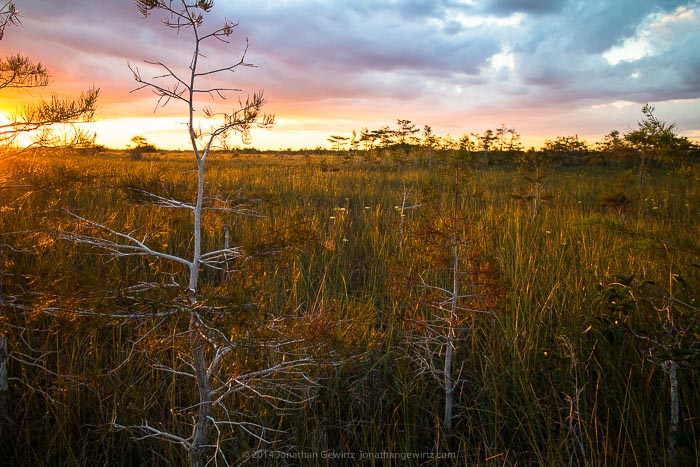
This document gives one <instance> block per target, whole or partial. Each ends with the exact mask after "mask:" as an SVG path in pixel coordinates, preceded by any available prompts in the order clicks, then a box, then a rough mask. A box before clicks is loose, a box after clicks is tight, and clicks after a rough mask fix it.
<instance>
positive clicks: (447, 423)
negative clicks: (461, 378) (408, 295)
mask: <svg viewBox="0 0 700 467" xmlns="http://www.w3.org/2000/svg"><path fill="white" fill-rule="evenodd" d="M453 254H454V257H453V261H454V263H453V267H454V269H453V272H452V307H451V309H450V319H449V326H448V328H447V349H446V351H445V369H444V370H445V381H444V384H445V417H444V420H443V426H444V428H445V434H447V435H449V434H451V433H452V405H453V401H452V392H453V389H454V384H453V382H452V354H453V351H454V345H455V340H456V333H455V327H456V326H457V306H458V304H459V244H458V243H457V240H456V239H455V240H454V245H453Z"/></svg>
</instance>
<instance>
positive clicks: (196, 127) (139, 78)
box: [60, 0, 313, 466]
mask: <svg viewBox="0 0 700 467" xmlns="http://www.w3.org/2000/svg"><path fill="white" fill-rule="evenodd" d="M136 6H137V8H138V10H139V12H140V13H141V14H142V15H143V16H144V17H148V16H149V15H150V14H152V13H154V12H160V13H163V14H164V16H165V17H164V18H163V19H162V22H163V23H164V24H165V26H167V27H168V28H171V29H173V30H175V32H177V33H178V34H180V35H182V34H183V33H187V34H189V35H190V38H191V41H192V45H193V50H192V52H191V58H190V62H189V65H188V66H187V68H186V69H185V70H184V71H179V70H178V68H177V67H176V66H173V65H170V64H166V63H163V62H160V61H150V62H146V63H147V67H148V68H151V69H156V70H157V72H156V73H157V75H156V76H155V77H154V78H146V77H144V73H143V72H142V71H141V70H140V69H139V68H138V67H135V66H132V65H129V68H130V69H131V71H132V73H133V77H134V79H135V80H136V82H137V83H138V87H137V88H136V89H135V90H134V91H139V90H144V89H148V90H151V91H152V92H154V93H155V95H156V96H157V102H158V106H159V107H162V106H166V105H168V104H170V103H176V104H178V103H179V104H181V105H182V106H183V107H184V110H185V112H186V116H187V131H188V134H189V140H190V142H191V146H192V156H193V162H194V165H195V168H196V172H195V173H196V189H195V190H196V192H195V194H194V196H193V197H192V199H193V201H182V200H180V199H176V198H175V197H171V196H170V195H168V194H166V195H163V194H160V193H152V192H149V191H147V190H139V189H138V188H135V187H131V188H130V189H131V190H132V191H136V192H137V193H135V195H136V196H138V197H139V198H140V200H141V202H142V203H143V204H147V205H150V206H156V207H160V208H163V209H178V210H185V211H189V212H190V213H191V216H192V224H191V231H189V234H190V235H191V242H190V245H191V249H190V251H191V253H190V256H185V255H179V254H174V253H167V252H165V251H160V250H159V249H158V248H157V247H154V246H151V245H149V241H148V238H147V236H143V237H141V236H137V234H136V233H135V231H132V232H122V231H119V230H118V229H116V228H113V227H112V226H111V225H110V224H109V223H107V222H97V221H94V220H91V219H87V218H86V217H84V216H81V215H79V214H78V213H75V212H70V211H69V215H70V216H71V217H72V218H73V220H74V221H75V225H76V227H75V228H74V229H73V230H71V231H65V230H64V231H61V232H60V236H61V237H62V238H64V239H67V240H70V241H73V242H77V243H79V244H82V245H86V246H89V247H93V248H97V249H100V250H103V251H105V252H107V253H108V254H110V255H113V256H115V257H129V256H148V257H152V258H155V259H157V260H160V261H164V262H170V263H173V264H175V265H180V266H181V267H182V268H183V269H184V275H183V276H182V279H179V280H178V279H176V277H177V276H173V279H172V280H173V281H174V284H167V286H168V287H170V286H175V287H178V288H181V289H182V293H181V294H180V297H184V301H183V300H179V301H178V302H177V303H174V304H173V306H172V312H166V313H163V314H162V318H168V317H169V316H175V315H178V316H182V313H187V314H188V316H189V319H188V323H189V324H188V329H187V334H188V336H189V337H188V340H189V353H190V355H189V360H188V361H187V362H186V363H187V364H186V366H185V367H184V368H185V369H183V368H180V367H178V368H174V367H169V366H168V365H164V364H158V365H157V367H158V368H157V369H158V370H160V371H166V372H170V373H172V374H175V375H177V376H184V377H187V378H188V379H189V380H191V381H195V382H196V385H197V394H198V402H197V404H196V405H195V406H194V407H192V410H193V411H194V412H195V413H194V414H193V422H192V431H191V433H190V434H189V435H186V434H182V433H171V432H168V431H166V430H164V429H162V428H156V425H154V424H149V423H148V422H147V421H145V422H144V423H143V424H141V425H137V426H133V425H132V426H124V425H121V424H120V423H118V421H117V420H116V419H115V420H113V422H112V423H113V426H115V427H116V428H118V429H129V430H132V431H137V432H141V436H140V437H139V438H140V439H146V438H159V439H162V440H165V441H168V442H172V443H175V444H179V445H181V446H183V447H184V448H185V449H186V450H187V452H188V458H189V463H190V465H192V466H203V465H209V464H210V463H212V462H218V461H219V460H221V461H223V462H224V463H226V464H228V463H230V462H231V461H230V459H228V457H227V456H228V454H226V453H224V451H223V450H222V449H221V443H222V441H223V440H224V439H225V436H224V435H223V434H222V433H224V432H225V431H227V430H228V432H229V433H230V432H231V429H232V428H237V429H239V430H242V431H243V432H245V433H246V434H247V435H250V436H253V437H254V438H257V439H259V440H260V442H261V443H263V442H265V441H266V440H265V434H266V433H270V432H271V431H274V430H269V429H267V428H266V427H264V426H262V425H260V424H259V423H251V422H245V421H240V417H239V413H237V412H236V410H233V409H228V408H227V406H226V404H225V400H226V398H227V397H230V396H233V395H236V394H239V395H240V393H248V394H257V396H258V397H263V398H264V399H265V401H266V402H268V403H270V404H273V405H274V404H283V403H299V402H303V401H304V400H305V398H306V397H307V396H308V394H309V388H310V387H311V386H313V382H312V381H310V380H309V379H308V378H306V375H305V373H304V368H306V367H307V366H308V365H309V364H310V362H311V360H310V358H308V357H306V356H304V355H302V354H301V352H300V353H291V352H290V353H288V350H287V349H289V348H291V347H292V346H294V345H296V344H297V341H295V340H293V339H290V338H287V337H285V334H284V331H283V330H279V329H271V330H270V332H271V333H273V334H274V335H275V336H277V338H276V339H274V340H271V341H269V342H266V343H263V344H259V346H262V347H264V348H265V349H266V350H265V352H268V353H270V354H272V355H277V356H279V361H277V362H275V361H273V362H272V363H269V366H268V367H267V368H264V369H262V370H255V371H252V372H250V373H247V374H241V373H240V372H236V370H234V368H233V367H234V366H235V365H233V364H232V363H231V359H232V358H235V354H236V353H237V352H238V353H240V352H241V350H240V347H241V343H238V342H235V341H234V340H232V338H231V337H230V334H228V332H223V331H221V330H219V329H218V328H217V327H216V324H214V323H213V320H212V319H211V317H210V316H209V314H208V312H209V311H211V310H212V307H210V306H208V305H207V303H206V300H204V299H203V298H202V296H201V294H200V287H201V283H202V277H201V272H202V269H203V268H208V269H212V270H214V271H218V272H219V273H223V276H224V277H225V276H226V275H228V274H229V273H230V272H231V269H230V266H231V265H232V264H233V263H234V262H235V260H236V259H237V258H239V257H240V256H241V255H242V252H241V249H240V248H239V247H236V246H230V244H229V241H230V240H229V239H226V240H225V242H224V247H223V248H221V249H218V250H214V251H205V249H204V246H203V226H202V222H203V221H202V219H203V214H204V213H205V212H206V211H215V212H217V213H219V214H221V213H224V214H238V213H241V211H242V210H241V209H240V206H237V205H235V203H233V202H231V201H229V199H227V198H222V197H219V196H214V195H211V194H208V193H207V192H206V190H205V175H206V171H205V165H206V162H207V160H208V158H209V157H210V156H211V155H212V150H213V149H215V148H217V147H221V146H225V145H226V139H227V138H228V137H229V136H230V135H232V134H234V133H237V134H240V135H242V137H243V139H244V141H247V140H249V139H250V130H251V128H252V127H253V126H258V127H261V128H269V127H270V126H272V125H273V123H274V117H273V116H272V115H268V114H263V113H262V107H263V106H264V105H265V103H266V101H265V99H264V97H263V93H262V92H256V93H254V94H252V95H250V96H249V97H248V98H247V99H246V100H245V101H243V102H242V101H239V102H238V106H237V107H235V108H234V109H233V110H231V111H228V112H223V113H218V112H216V111H214V110H213V109H212V108H211V107H209V106H205V107H204V108H203V115H204V117H205V118H206V119H207V121H208V122H209V125H210V127H209V128H210V129H209V130H208V131H205V130H202V129H201V128H202V122H200V121H199V120H198V119H197V118H196V117H195V112H196V111H197V110H198V107H197V106H198V98H199V97H206V98H207V99H210V100H217V99H219V100H225V99H226V95H227V94H230V93H234V92H238V91H240V90H238V89H235V88H232V87H228V86H226V85H221V86H220V85H217V84H216V80H217V78H222V76H220V75H225V74H226V75H228V74H230V73H232V72H234V71H235V70H236V69H237V68H239V67H251V66H252V65H251V64H250V63H248V62H246V52H247V49H248V41H247V39H246V41H245V48H244V50H243V52H242V55H241V56H240V59H239V60H238V61H236V62H235V63H233V64H228V65H222V66H219V67H216V68H214V69H210V68H209V67H208V65H207V67H203V66H200V64H201V62H202V60H203V59H204V57H205V55H204V53H203V46H204V44H205V43H208V42H211V41H216V42H220V43H224V44H227V43H228V42H229V39H230V38H231V36H232V35H233V33H234V31H235V29H236V26H237V24H234V23H232V22H230V21H228V20H225V21H224V23H223V25H222V26H221V27H219V28H216V29H213V30H209V31H207V32H205V31H204V29H205V23H206V22H205V16H206V15H207V14H208V13H210V11H211V10H212V8H213V6H214V2H213V1H210V0H199V1H196V2H190V1H185V0H182V1H169V0H136ZM202 68H207V69H206V71H202ZM145 286H146V288H148V287H159V286H160V285H159V284H158V283H157V282H156V283H153V284H145ZM112 317H113V318H121V319H131V320H137V319H152V318H153V317H152V316H151V317H144V316H137V315H133V314H131V315H130V314H128V313H125V314H123V315H122V314H115V315H114V316H112ZM273 327H274V324H273ZM176 338H177V337H171V338H170V339H173V340H174V339H176ZM245 345H248V344H245ZM278 376H283V377H284V378H285V382H286V384H287V386H285V388H284V394H285V395H284V396H275V395H274V394H271V393H270V389H269V388H271V387H272V386H273V384H272V380H273V379H274V378H275V377H278ZM255 382H259V383H260V386H262V387H263V389H256V388H255ZM297 383H298V384H297ZM237 417H238V421H237Z"/></svg>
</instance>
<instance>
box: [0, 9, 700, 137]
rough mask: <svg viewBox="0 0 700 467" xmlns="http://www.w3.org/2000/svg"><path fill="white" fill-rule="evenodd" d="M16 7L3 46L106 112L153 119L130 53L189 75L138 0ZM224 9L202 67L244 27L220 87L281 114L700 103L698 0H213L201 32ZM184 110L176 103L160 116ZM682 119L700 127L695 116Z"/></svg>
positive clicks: (184, 55) (487, 115)
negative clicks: (226, 22)
mask: <svg viewBox="0 0 700 467" xmlns="http://www.w3.org/2000/svg"><path fill="white" fill-rule="evenodd" d="M18 7H20V6H19V5H18ZM20 8H21V12H22V14H23V15H24V16H23V24H24V25H23V27H22V28H13V29H12V30H8V31H7V34H6V36H5V39H4V40H3V41H2V42H0V46H1V47H2V50H3V52H7V53H11V52H14V51H22V52H23V53H26V54H27V55H29V56H31V57H32V58H34V59H35V60H37V61H41V62H42V63H43V64H44V65H45V66H47V68H49V70H50V71H51V73H52V75H53V77H54V87H55V88H56V89H60V90H65V91H70V92H77V91H79V90H82V89H85V88H86V87H87V86H89V85H90V84H93V83H94V84H95V85H96V86H99V87H101V88H102V89H103V97H102V100H101V103H102V115H106V116H113V115H120V116H125V117H126V116H130V115H131V116H133V115H134V114H136V115H139V116H148V115H151V114H152V111H153V109H154V107H155V104H156V102H155V99H154V96H153V95H152V94H151V93H149V92H146V91H140V92H135V93H130V91H131V90H133V89H134V88H135V87H136V83H135V82H134V81H133V79H132V76H131V72H130V71H129V69H128V68H127V61H128V62H130V63H131V64H132V65H133V66H138V67H139V68H140V70H141V71H142V72H143V73H144V76H145V77H147V78H152V77H154V76H157V75H158V74H162V72H163V69H162V68H159V67H157V66H156V67H153V66H149V65H147V64H145V63H144V62H143V61H144V60H157V61H162V62H163V63H167V64H168V65H169V66H172V67H173V69H174V70H177V71H178V72H183V73H186V72H187V68H188V65H189V63H190V59H191V55H190V53H191V39H190V37H189V35H188V34H187V33H186V32H184V31H183V32H180V34H176V32H175V31H174V30H172V29H169V28H166V27H164V26H163V25H162V24H161V21H160V19H161V16H160V15H158V14H154V15H152V16H151V17H149V18H147V19H144V18H142V17H141V16H140V15H139V13H138V11H137V10H136V8H135V7H134V5H133V3H132V2H129V1H125V2H95V1H94V0H66V1H64V2H55V1H50V0H32V1H31V2H25V3H23V4H22V6H21V7H20ZM224 18H228V19H230V20H232V21H240V24H239V26H238V27H237V28H236V32H235V34H234V36H233V37H232V38H231V43H230V44H223V43H216V42H211V43H208V44H206V45H205V51H204V56H202V57H200V66H201V67H202V69H216V68H217V67H219V66H221V65H225V64H226V65H228V64H231V63H233V62H235V61H237V60H238V59H239V58H240V56H241V54H242V52H243V50H244V46H245V41H244V38H245V37H249V39H250V46H249V49H248V54H247V57H246V58H247V61H249V62H251V63H254V64H255V65H257V68H244V67H241V68H239V69H237V70H236V72H235V73H234V74H226V75H224V76H222V80H221V81H220V83H222V84H223V85H225V86H226V87H235V88H240V89H243V90H244V93H243V95H245V93H246V92H253V91H256V90H259V89H264V90H265V93H266V95H267V96H268V98H269V107H270V108H271V110H275V111H276V112H277V113H278V115H279V113H280V112H282V113H284V115H279V116H280V117H284V116H285V115H288V116H290V118H291V117H292V116H294V117H295V118H296V117H299V116H301V115H302V114H303V115H306V116H307V117H308V118H307V120H306V121H308V119H315V120H314V121H318V120H322V119H324V118H327V119H329V121H330V120H332V121H334V122H346V123H343V125H345V124H347V122H348V121H350V120H351V119H356V121H357V122H358V127H360V126H363V125H365V124H369V123H362V119H366V120H370V119H371V120H372V121H379V120H383V121H386V120H387V119H389V121H387V122H386V123H387V124H391V123H392V122H393V120H394V119H395V118H399V117H400V118H410V119H414V120H416V121H418V123H425V124H434V122H437V121H439V122H443V123H444V124H445V126H446V127H447V126H449V125H462V126H466V125H470V124H474V122H476V121H478V119H479V118H484V119H494V120H496V121H495V122H491V123H490V124H491V125H498V124H500V123H501V121H502V120H506V119H508V118H521V119H523V122H525V123H524V124H527V122H528V121H531V120H532V118H533V117H532V116H531V115H529V114H528V112H529V113H530V114H531V113H532V112H533V111H536V112H537V113H538V117H537V118H538V119H541V121H542V122H554V123H555V124H558V122H560V121H561V120H562V115H570V112H573V111H574V110H575V109H582V108H585V109H593V110H590V112H600V115H603V114H604V112H605V110H604V107H591V106H596V105H597V106H600V105H606V104H607V103H610V102H616V101H625V102H636V103H641V102H645V101H651V102H660V101H668V102H669V105H670V106H673V107H674V108H678V109H680V108H681V107H680V106H679V105H678V104H677V103H675V102H676V100H678V99H684V100H691V101H692V100H695V99H700V55H699V54H698V53H697V50H700V38H699V35H698V33H697V31H698V30H700V2H698V1H697V0H686V1H682V0H664V1H661V0H598V1H595V2H589V1H581V0H437V1H430V0H393V1H386V2H376V1H373V0H356V1H353V2H347V3H346V2H327V1H321V0H284V1H283V0H280V1H275V2H252V1H247V0H242V1H239V2H235V3H233V2H225V1H223V0H220V1H218V2H216V5H215V7H214V10H213V12H212V15H211V19H212V21H211V22H210V23H211V25H209V24H208V23H205V26H204V28H207V27H209V26H211V27H213V26H216V25H218V24H219V23H220V22H222V21H223V19H224ZM208 19H209V18H208ZM212 82H214V81H212ZM205 84H209V82H206V83H205ZM208 102H209V101H206V103H208ZM231 102H233V104H235V102H236V99H235V98H234V99H230V100H229V101H227V102H225V103H224V104H225V105H231ZM613 108H614V107H613ZM689 108H690V107H688V106H686V107H683V109H684V110H682V112H688V109H689ZM178 112H181V109H180V108H179V107H177V106H176V105H174V103H171V104H170V105H169V106H168V107H166V108H164V109H159V110H158V115H163V116H165V115H173V114H177V113H178ZM587 112H588V111H587ZM679 112H681V110H679ZM498 115H504V116H502V117H499V116H498ZM583 115H584V116H586V118H588V117H587V116H588V115H590V113H584V114H583ZM481 116H483V117H481ZM680 116H681V114H680V113H679V117H680ZM572 118H573V117H572ZM582 118H583V117H582ZM597 118H598V120H601V119H602V117H597ZM682 118H684V119H685V120H684V121H685V122H686V123H688V124H689V125H691V126H692V127H694V128H700V121H699V119H700V117H698V116H696V117H694V118H693V117H692V116H690V117H688V118H686V117H685V114H683V116H682ZM431 119H434V120H431ZM298 121H303V119H301V118H299V119H298ZM505 123H507V124H509V125H516V123H515V122H514V123H512V124H511V123H510V122H508V121H506V122H505ZM542 125H543V126H544V125H545V123H542ZM436 126H437V125H436ZM453 128H454V127H453ZM436 130H437V128H436ZM450 131H454V130H450ZM465 131H469V129H468V128H465Z"/></svg>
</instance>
